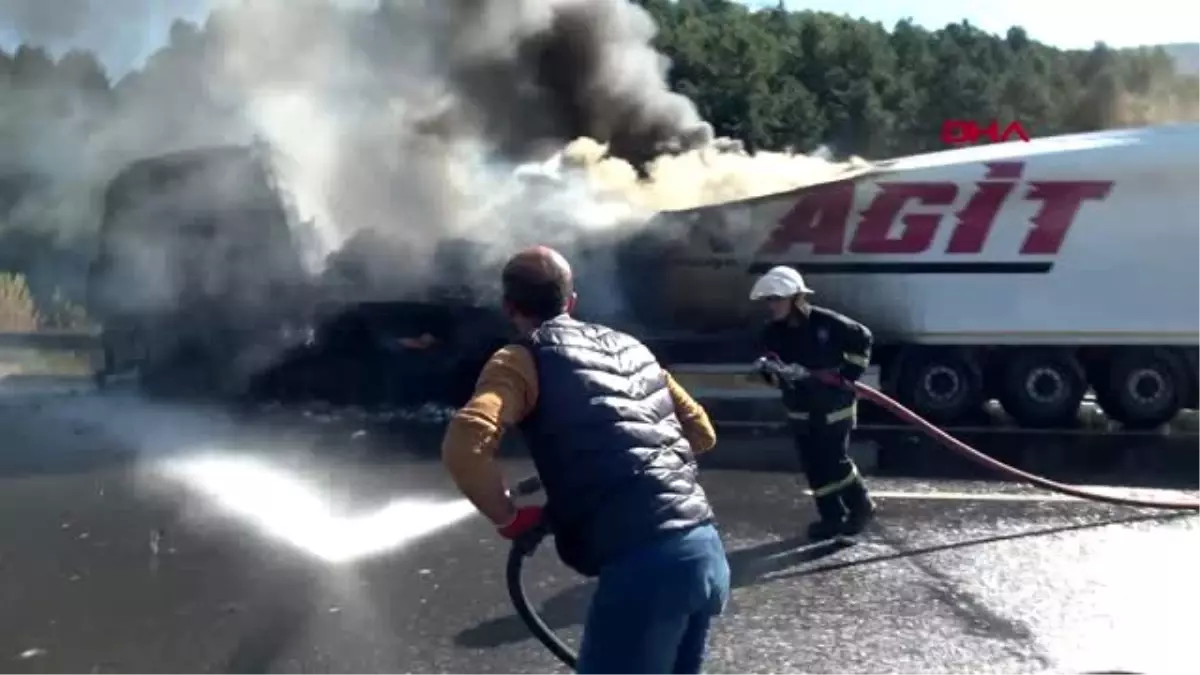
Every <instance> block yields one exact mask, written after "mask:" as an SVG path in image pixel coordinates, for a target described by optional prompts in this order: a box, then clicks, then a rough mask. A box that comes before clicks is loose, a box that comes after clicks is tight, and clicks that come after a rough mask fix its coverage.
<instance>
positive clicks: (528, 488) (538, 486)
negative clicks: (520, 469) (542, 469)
mask: <svg viewBox="0 0 1200 675" xmlns="http://www.w3.org/2000/svg"><path fill="white" fill-rule="evenodd" d="M541 491H542V479H541V478H540V477H539V476H538V475H537V474H534V475H532V476H527V477H525V478H522V479H521V480H520V481H518V482H517V484H516V486H514V487H513V489H512V496H514V497H528V496H529V495H534V494H537V493H539V492H541Z"/></svg>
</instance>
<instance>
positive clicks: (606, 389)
mask: <svg viewBox="0 0 1200 675" xmlns="http://www.w3.org/2000/svg"><path fill="white" fill-rule="evenodd" d="M501 285H502V289H503V303H504V310H505V313H506V314H508V316H509V318H510V319H511V321H512V323H513V324H514V326H515V327H516V329H517V333H518V335H519V337H518V338H517V339H516V340H515V341H514V342H513V343H512V344H509V345H508V346H505V347H503V348H501V349H500V350H498V351H497V352H496V353H495V354H494V355H493V356H492V357H491V359H490V360H489V361H488V362H487V364H486V365H485V366H484V368H483V372H482V373H481V374H480V376H479V379H478V381H477V383H476V387H475V391H474V394H473V395H472V396H471V398H470V400H469V401H468V402H467V404H466V405H464V406H463V407H462V408H461V409H460V410H459V411H458V413H457V414H456V415H455V416H454V419H453V420H452V421H451V423H450V426H449V428H448V429H447V430H446V435H445V438H444V439H443V441H442V460H443V463H444V464H445V466H446V469H447V470H448V471H449V473H450V475H451V477H452V478H453V480H454V481H455V483H456V485H457V486H458V488H459V489H460V490H461V491H462V493H463V494H464V495H465V496H466V497H467V498H468V499H470V500H471V502H472V503H473V504H474V505H475V506H476V508H478V509H479V511H480V512H482V513H483V514H484V515H485V516H487V517H488V518H489V519H491V521H492V522H493V523H494V524H495V526H496V528H497V530H498V531H499V534H500V535H501V536H503V537H505V538H508V539H519V538H521V537H522V536H523V535H524V534H526V533H528V532H530V531H531V530H532V529H533V528H535V527H536V526H537V525H538V524H539V522H540V521H541V519H542V517H543V513H544V516H545V519H546V523H547V524H548V525H549V526H550V530H551V531H552V532H553V534H554V542H555V546H556V547H557V549H558V553H559V557H560V558H561V559H562V561H563V562H564V563H566V564H567V565H568V566H569V567H571V568H573V569H575V570H576V571H578V572H580V573H581V574H583V575H585V576H596V577H599V583H598V584H597V587H596V592H595V595H594V596H593V598H592V602H591V606H590V608H589V609H588V613H587V619H586V621H585V623H584V629H583V639H582V644H581V646H580V650H579V663H578V671H579V672H585V673H586V672H590V673H698V672H700V667H701V665H702V663H703V660H704V653H705V646H706V643H707V636H708V631H709V624H710V622H711V620H712V618H713V616H715V615H717V614H719V613H721V611H722V610H723V609H724V606H725V603H726V601H727V599H728V596H729V584H730V579H729V564H728V561H727V559H726V556H725V549H724V547H723V546H722V543H721V539H720V536H719V535H718V533H717V530H716V527H715V526H714V524H713V511H712V507H711V506H709V502H708V498H707V496H706V495H705V492H704V489H703V488H702V487H701V486H700V484H699V483H698V482H697V480H696V463H695V455H696V454H697V453H701V452H706V451H708V450H709V449H711V448H712V447H713V445H714V444H715V443H716V434H715V432H714V431H713V428H712V424H711V423H710V421H709V419H708V415H707V414H706V413H705V411H704V409H703V408H702V407H700V405H699V404H697V403H696V402H695V400H693V399H692V398H691V396H689V395H688V394H687V392H686V391H684V390H683V388H682V387H680V386H679V385H678V384H677V383H676V382H675V381H674V380H673V379H672V378H671V376H670V375H669V374H667V372H666V371H665V370H664V369H663V368H662V367H661V366H660V365H659V364H658V362H657V360H656V359H655V358H654V355H653V354H651V352H650V350H649V349H647V348H646V346H645V345H643V344H641V343H640V342H638V341H637V340H636V339H634V338H632V337H630V336H628V335H625V334H623V333H619V332H617V331H614V330H611V329H609V328H606V327H604V326H600V325H596V324H588V323H583V322H580V321H577V320H575V319H573V318H571V316H570V314H569V313H570V311H571V310H572V309H573V307H574V304H575V292H574V288H573V283H572V277H571V269H570V266H569V265H568V264H567V261H566V260H565V259H564V258H563V257H562V256H561V255H559V254H558V253H556V252H555V251H553V250H550V249H546V248H542V247H538V248H535V249H530V250H527V251H524V252H522V253H519V254H517V255H516V256H515V257H513V258H512V259H511V260H510V261H509V262H508V264H507V265H506V266H505V268H504V271H503V273H502V276H501ZM506 427H517V428H518V429H519V430H520V431H521V432H522V436H523V437H524V440H525V444H526V445H527V446H528V448H529V451H530V454H531V456H532V458H533V462H534V465H535V466H536V468H537V471H538V475H539V477H540V478H541V481H542V484H543V486H544V489H545V493H546V504H545V507H544V512H543V510H542V508H540V507H537V506H526V507H521V508H518V507H517V506H515V505H514V504H513V502H512V501H511V499H510V497H509V495H508V493H507V491H506V490H505V487H504V482H503V479H502V476H501V473H500V469H499V467H498V466H496V464H495V462H494V461H493V455H494V453H495V450H496V447H497V444H498V443H499V440H500V437H501V434H502V433H503V431H504V429H505V428H506Z"/></svg>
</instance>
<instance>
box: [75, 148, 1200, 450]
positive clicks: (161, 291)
mask: <svg viewBox="0 0 1200 675" xmlns="http://www.w3.org/2000/svg"><path fill="white" fill-rule="evenodd" d="M1198 164H1200V136H1198V127H1197V125H1195V124H1192V125H1186V126H1166V127H1155V128H1144V129H1130V130H1121V131H1108V132H1102V133H1093V134H1082V135H1072V136H1063V137H1057V138H1045V139H1036V140H1033V141H1031V142H1027V143H1026V142H1009V143H1002V144H993V145H988V146H983V147H977V148H968V149H959V150H951V151H947V152H939V153H933V154H928V155H920V156H914V157H906V158H901V159H895V160H891V161H886V162H881V163H877V164H875V165H873V166H872V167H870V168H868V169H861V170H855V172H853V173H847V174H845V175H844V176H841V177H839V179H837V180H834V181H831V182H827V183H823V184H820V185H814V186H809V187H805V188H803V189H798V190H795V191H791V192H786V193H780V194H774V195H770V196H766V197H761V198H757V199H751V200H745V201H737V202H731V203H723V204H719V205H715V206H709V207H705V208H699V209H693V210H689V211H681V212H670V213H663V214H661V215H660V216H659V217H657V218H656V219H655V220H654V221H653V222H651V223H649V225H648V226H647V227H642V228H637V231H636V233H635V234H632V235H625V234H614V233H613V232H611V231H610V232H597V233H595V235H594V236H595V240H594V241H591V242H590V243H587V242H584V243H580V242H578V241H577V240H576V241H574V242H573V243H574V244H576V248H575V249H573V250H572V251H571V253H572V257H573V259H574V263H575V265H576V271H577V274H578V275H579V276H580V278H581V279H582V280H583V281H581V284H580V289H579V290H580V294H581V303H580V308H581V312H582V314H583V315H584V318H589V317H588V316H587V315H588V314H589V312H591V313H593V316H592V317H590V318H595V319H598V320H601V321H605V322H608V323H614V324H616V325H618V326H621V327H624V328H626V329H628V330H630V331H632V332H635V333H636V334H637V335H639V336H641V337H643V338H644V339H646V340H647V341H648V343H649V344H651V346H652V347H653V348H654V349H656V351H658V353H659V354H660V356H661V357H662V358H663V359H664V360H665V361H666V362H667V363H668V364H669V365H670V367H672V368H673V369H674V370H675V371H676V372H677V373H678V374H679V375H680V377H681V379H684V380H685V381H688V382H689V383H690V384H691V385H692V386H695V387H696V388H698V389H704V390H706V391H702V392H698V393H700V394H701V395H702V396H704V397H705V398H708V399H710V400H711V399H713V398H718V399H719V398H721V397H722V396H727V397H736V396H740V395H745V394H746V391H745V387H746V380H745V377H744V375H743V373H744V371H745V368H746V364H748V363H749V362H750V361H751V360H752V359H753V358H754V356H756V354H755V347H754V335H755V333H756V331H757V326H758V325H759V324H760V322H761V319H762V318H763V317H762V316H761V315H760V314H759V313H758V311H757V308H755V307H754V306H753V305H752V304H751V303H750V302H749V300H748V293H749V289H750V286H751V284H752V283H753V281H754V279H755V278H756V276H757V275H758V274H760V273H761V272H762V271H764V270H766V269H767V268H769V267H771V266H773V265H778V264H788V265H795V266H796V267H797V268H799V269H800V270H801V271H802V272H803V273H804V274H805V276H806V278H807V279H808V280H809V283H810V285H812V286H813V287H814V288H815V289H816V290H817V293H818V296H817V301H818V302H819V303H822V304H825V305H827V306H829V307H832V308H834V309H837V310H840V311H842V312H844V313H846V314H849V315H851V316H853V317H855V318H856V319H858V320H860V321H862V322H864V323H865V324H867V325H868V326H869V327H870V328H871V329H872V330H873V331H874V333H875V335H876V337H877V348H876V349H875V353H874V355H873V358H874V362H875V363H874V367H873V370H872V372H873V374H877V375H878V377H879V381H880V382H881V383H882V385H883V386H884V388H885V389H886V390H887V391H889V392H890V393H891V394H892V395H893V396H895V397H896V398H898V399H899V400H901V401H902V402H904V403H905V404H907V405H909V406H910V407H912V408H914V409H916V410H917V411H918V412H920V413H921V414H923V415H925V416H926V417H928V418H929V419H931V420H933V421H935V422H938V423H941V424H955V423H959V422H962V421H964V420H966V419H969V418H970V417H971V416H973V415H974V414H975V413H977V412H978V411H979V410H980V409H981V407H982V406H983V404H984V402H985V401H987V400H991V399H999V401H1000V402H1001V403H1002V404H1003V406H1004V408H1005V409H1006V410H1007V412H1008V413H1009V414H1010V415H1011V417H1013V418H1014V419H1015V420H1016V421H1017V423H1018V424H1020V425H1022V426H1027V427H1055V426H1059V425H1064V424H1071V423H1072V422H1073V421H1074V420H1075V419H1077V417H1078V414H1077V413H1078V409H1079V406H1080V401H1081V400H1082V398H1083V396H1084V394H1085V392H1086V391H1087V390H1088V389H1091V390H1093V391H1094V392H1095V396H1096V399H1097V401H1098V402H1099V403H1100V405H1101V406H1102V407H1103V409H1104V411H1105V413H1107V415H1108V416H1109V417H1110V418H1112V419H1114V420H1116V421H1118V422H1120V423H1122V424H1124V425H1125V426H1127V427H1131V428H1134V427H1140V428H1145V427H1153V426H1156V425H1159V424H1161V423H1163V422H1165V421H1167V420H1169V419H1170V418H1172V417H1173V416H1175V415H1176V413H1177V412H1178V411H1179V410H1180V408H1181V407H1190V408H1194V407H1196V395H1197V389H1198V387H1197V383H1196V372H1197V364H1196V353H1197V332H1198V328H1200V319H1198V308H1200V294H1198V275H1200V262H1198V258H1200V225H1198V219H1200V188H1198V184H1200V183H1198V182H1200V169H1198ZM265 171H266V170H265V168H264V167H263V165H262V161H261V160H260V159H259V158H257V157H256V156H255V153H254V152H253V151H252V150H250V149H246V148H209V149H197V150H195V151H190V152H187V153H180V154H177V155H170V156H165V157H158V158H151V159H147V160H144V161H141V162H138V163H135V164H134V165H132V166H131V167H129V168H128V169H127V170H125V171H124V172H123V173H122V174H121V175H120V176H118V177H117V178H116V179H115V180H114V181H113V183H112V185H111V186H110V189H109V191H108V194H107V199H106V210H105V222H104V224H103V227H102V237H101V239H102V245H101V253H100V256H99V258H98V260H97V264H96V266H95V268H94V269H93V276H92V291H93V298H94V301H93V303H92V310H93V313H94V314H95V315H96V316H97V317H98V318H100V319H101V320H102V321H103V322H104V325H105V345H106V353H107V354H108V356H109V358H108V359H107V361H108V363H107V368H106V372H113V371H119V370H121V369H122V368H123V367H125V366H127V365H137V366H138V368H139V369H140V372H141V373H142V375H143V380H144V381H147V382H149V381H160V382H165V383H168V384H175V383H178V382H181V381H183V380H185V379H188V378H184V377H183V375H182V374H181V373H183V372H184V371H188V370H191V371H197V372H199V373H200V374H202V375H204V376H206V377H208V379H212V380H219V381H220V382H223V383H225V384H222V386H221V387H218V388H219V389H223V390H225V391H243V392H245V391H246V390H247V388H248V390H249V391H250V392H259V393H260V394H261V395H263V396H279V397H284V398H301V399H303V398H312V397H324V398H330V399H331V400H337V401H341V402H347V403H350V402H355V401H357V400H359V399H362V398H363V397H364V396H366V397H367V398H369V399H370V400H371V401H373V402H386V401H406V402H412V401H419V400H428V399H430V398H448V399H449V400H450V402H452V403H453V402H454V401H457V400H459V399H460V398H461V397H462V396H463V395H465V392H469V391H470V389H471V386H472V384H473V382H474V378H475V375H476V374H477V372H478V368H479V365H480V364H481V363H482V362H483V360H484V359H486V358H487V355H488V354H489V353H490V350H491V349H493V348H494V347H495V346H496V345H497V344H502V343H503V342H504V340H506V339H507V336H505V335H503V333H502V330H501V329H499V328H494V327H493V328H481V327H479V325H477V322H475V320H474V319H470V320H468V319H463V318H461V317H462V316H467V315H468V314H470V313H467V314H462V313H461V312H458V310H453V311H452V310H451V309H448V308H451V307H453V303H449V304H447V303H441V302H440V301H434V300H432V299H431V300H428V301H425V302H424V304H426V305H430V307H424V308H420V309H421V311H416V309H417V308H415V306H414V305H413V303H407V304H406V303H400V302H394V300H398V299H400V298H399V297H392V296H391V295H387V293H385V294H384V296H385V297H382V298H381V296H380V295H379V293H378V291H371V290H370V289H367V288H361V289H356V288H353V287H350V288H346V287H345V284H333V283H332V282H330V280H328V279H325V278H323V277H322V278H309V277H307V276H306V274H305V272H304V271H303V266H302V265H301V264H300V262H299V258H298V255H299V252H298V250H296V246H297V245H296V242H295V240H294V239H295V238H294V236H293V233H291V232H290V231H289V226H288V222H287V219H286V218H285V216H284V214H283V209H282V207H281V206H280V205H279V197H278V195H277V194H276V192H275V190H274V188H273V187H272V186H271V184H270V181H269V180H267V178H266V177H265V176H266V175H267V174H266V173H265ZM231 176H233V177H237V176H245V177H246V178H238V179H236V180H233V179H231V178H230V177H231ZM589 236H590V235H589ZM614 237H616V238H617V239H616V240H614ZM122 242H124V243H122ZM467 243H468V244H470V242H467ZM528 243H533V242H528ZM549 243H554V242H549ZM469 249H470V246H467V247H466V248H464V250H467V251H469ZM268 253H269V254H270V257H271V259H272V260H276V259H277V260H276V261H275V262H273V263H271V264H269V265H265V267H266V268H267V270H268V271H273V273H272V274H265V273H264V274H257V273H256V270H258V269H261V268H263V267H264V265H263V262H264V261H265V260H267V258H264V257H263V256H264V255H267V254H268ZM495 253H498V254H503V253H506V252H495ZM458 257H459V258H461V259H462V261H463V262H465V263H467V264H470V265H472V266H478V265H481V264H483V260H484V259H485V258H487V259H496V258H500V259H502V257H503V256H502V255H491V256H472V255H470V254H469V253H468V254H463V255H459V256H458ZM293 258H295V260H293ZM289 261H291V262H289ZM256 265H257V267H256ZM592 266H597V267H595V269H591V268H592ZM599 266H603V271H602V273H599V274H591V273H590V272H589V270H590V271H591V272H595V271H596V270H600V269H601V267H599ZM476 271H477V272H480V274H477V275H476V277H477V278H483V279H492V278H495V275H494V274H491V273H490V272H489V271H487V270H476ZM597 279H603V280H605V281H603V282H597ZM598 296H604V297H603V298H600V297H598ZM380 299H383V300H385V302H374V303H368V304H364V303H365V301H366V300H380ZM150 300H155V302H150ZM159 300H161V301H159ZM600 300H603V302H601V301H600ZM318 304H334V305H338V306H339V307H341V308H342V309H343V310H344V312H342V318H340V319H336V320H333V321H332V322H331V323H329V324H328V325H326V326H325V327H324V328H321V329H319V330H317V331H316V332H315V335H316V338H314V340H310V341H309V342H306V343H305V344H303V345H299V346H298V347H297V349H298V350H299V351H296V350H288V351H286V353H281V354H279V355H278V356H277V358H274V359H272V360H271V363H270V364H267V365H265V366H263V367H261V368H260V367H258V366H255V367H254V368H250V367H248V366H245V365H244V364H246V363H258V361H256V360H255V359H248V358H241V355H242V354H243V353H251V352H252V351H253V350H251V349H250V347H251V346H252V345H253V344H254V343H255V342H256V341H258V342H261V341H263V340H267V341H268V342H269V341H270V340H268V338H270V337H271V335H274V334H275V333H278V332H279V331H278V330H276V325H277V324H279V323H280V322H281V321H284V320H285V319H288V317H292V318H294V317H297V316H299V317H311V316H313V315H315V314H317V313H318V312H315V311H314V307H315V306H316V305H318ZM416 304H422V303H416ZM485 304H486V303H485ZM442 305H446V306H445V307H443V306H442ZM614 308H616V309H615V310H614ZM430 309H433V310H441V309H445V310H446V311H444V312H442V313H443V314H444V316H441V317H440V318H438V317H433V318H430V319H428V321H426V319H424V318H422V317H423V316H424V314H427V313H428V311H427V310H430ZM435 313H436V312H435ZM471 316H474V315H473V314H471ZM289 320H290V319H289ZM463 321H467V323H463ZM422 322H425V323H430V324H431V325H433V324H437V325H439V326H441V330H442V332H447V331H448V332H447V334H451V333H453V334H455V335H457V337H456V338H454V339H447V340H445V341H443V342H441V343H439V344H440V345H441V347H439V348H435V349H434V350H433V351H432V352H428V353H427V352H417V353H409V352H406V351H404V350H397V349H396V348H395V345H396V344H397V341H396V339H395V338H397V337H405V336H410V335H409V333H412V334H413V335H419V334H421V333H422V332H428V331H426V330H425V329H424V328H421V327H420V326H416V325H410V324H421V323H422ZM449 324H455V325H457V326H458V329H457V330H449V329H448V328H447V326H448V325H449ZM460 324H461V325H460ZM468 324H469V327H466V326H468ZM484 324H486V325H492V324H490V323H489V322H484ZM484 324H481V325H484ZM502 324H503V321H499V322H498V325H502ZM434 332H437V331H434ZM289 334H290V333H289ZM260 351H261V350H260ZM434 352H436V353H434ZM205 354H207V357H205V356H204V355H205ZM239 364H241V365H239ZM414 364H418V365H420V366H421V368H423V370H419V369H418V370H419V372H420V373H421V374H420V375H419V376H417V375H414V373H416V372H418V370H414V368H415V366H414ZM431 364H433V365H431ZM235 366H236V367H235ZM434 366H436V368H435V370H437V372H430V369H431V368H434ZM360 371H361V374H362V377H361V378H355V377H351V373H356V372H360ZM218 375H219V376H220V377H216V376H218ZM201 379H203V378H201ZM229 383H234V384H232V385H231V384H229ZM247 383H249V384H247ZM433 383H436V384H438V385H439V386H438V387H434V388H431V387H430V386H429V385H431V384H433ZM447 383H448V384H447ZM318 385H319V386H318ZM442 385H446V386H442ZM197 386H199V385H197ZM211 386H213V387H215V386H216V385H211ZM326 390H329V391H326ZM335 390H336V391H335ZM437 391H442V393H440V394H439V393H436V392H437ZM321 392H325V393H321ZM330 392H332V393H330ZM366 392H374V393H372V394H371V395H370V396H367V393H366ZM446 392H449V393H446ZM770 395H771V392H769V391H762V390H760V391H759V392H758V394H756V396H759V397H770Z"/></svg>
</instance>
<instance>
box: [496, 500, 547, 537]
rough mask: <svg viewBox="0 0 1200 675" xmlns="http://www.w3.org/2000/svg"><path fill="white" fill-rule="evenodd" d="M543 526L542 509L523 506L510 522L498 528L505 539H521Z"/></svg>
mask: <svg viewBox="0 0 1200 675" xmlns="http://www.w3.org/2000/svg"><path fill="white" fill-rule="evenodd" d="M541 524H542V507H540V506H522V507H520V508H518V509H517V512H516V513H514V514H513V517H512V518H511V519H509V521H508V522H507V523H505V524H503V525H501V526H499V527H497V528H496V531H497V532H499V533H500V536H501V537H504V538H505V539H519V538H521V537H522V536H524V535H526V534H529V533H532V532H534V531H535V530H537V529H538V527H539V526H540V525H541Z"/></svg>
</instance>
